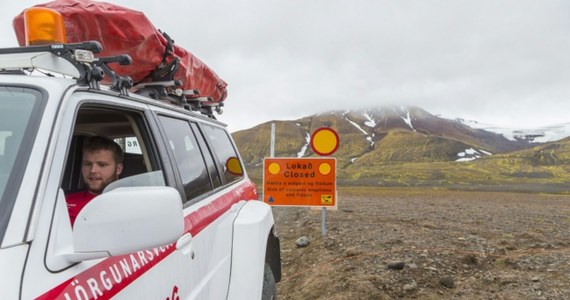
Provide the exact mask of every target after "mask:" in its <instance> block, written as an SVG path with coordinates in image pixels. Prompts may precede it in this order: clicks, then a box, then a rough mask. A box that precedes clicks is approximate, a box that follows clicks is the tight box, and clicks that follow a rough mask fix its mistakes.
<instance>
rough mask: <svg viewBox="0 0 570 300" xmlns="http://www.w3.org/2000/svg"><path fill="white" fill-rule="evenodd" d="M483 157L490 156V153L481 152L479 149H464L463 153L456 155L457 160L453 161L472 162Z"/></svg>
mask: <svg viewBox="0 0 570 300" xmlns="http://www.w3.org/2000/svg"><path fill="white" fill-rule="evenodd" d="M483 155H491V153H489V152H487V151H485V150H481V149H479V150H475V149H473V148H469V149H465V151H463V152H459V153H457V156H458V157H459V158H458V159H456V160H455V161H458V162H462V161H472V160H475V159H478V158H481V157H482V156H483Z"/></svg>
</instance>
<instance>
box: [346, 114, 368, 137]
mask: <svg viewBox="0 0 570 300" xmlns="http://www.w3.org/2000/svg"><path fill="white" fill-rule="evenodd" d="M345 119H346V120H347V121H348V122H349V123H350V124H352V126H354V127H356V128H357V129H358V130H360V131H362V133H364V134H365V135H368V132H366V130H364V129H362V127H360V125H358V124H356V122H354V121H351V120H350V119H349V118H345Z"/></svg>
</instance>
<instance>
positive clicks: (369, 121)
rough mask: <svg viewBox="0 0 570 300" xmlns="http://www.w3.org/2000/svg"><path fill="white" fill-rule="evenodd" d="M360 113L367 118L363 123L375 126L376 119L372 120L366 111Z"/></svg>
mask: <svg viewBox="0 0 570 300" xmlns="http://www.w3.org/2000/svg"><path fill="white" fill-rule="evenodd" d="M362 115H363V116H364V117H365V118H366V120H368V121H366V122H364V125H366V126H368V127H371V128H374V127H376V121H374V119H372V117H371V116H370V115H369V114H368V113H363V114H362Z"/></svg>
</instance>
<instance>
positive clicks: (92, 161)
mask: <svg viewBox="0 0 570 300" xmlns="http://www.w3.org/2000/svg"><path fill="white" fill-rule="evenodd" d="M122 171H123V164H121V163H116V162H115V159H114V157H113V152H112V151H111V150H97V151H85V152H84V153H83V164H82V168H81V176H83V182H85V185H87V190H88V191H89V192H91V193H94V194H101V192H103V189H104V188H105V187H106V186H107V185H108V184H109V183H111V182H113V181H115V180H117V178H119V175H120V174H121V172H122Z"/></svg>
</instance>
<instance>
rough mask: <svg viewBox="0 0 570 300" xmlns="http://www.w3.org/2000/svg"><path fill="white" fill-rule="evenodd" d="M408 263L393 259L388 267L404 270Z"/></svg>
mask: <svg viewBox="0 0 570 300" xmlns="http://www.w3.org/2000/svg"><path fill="white" fill-rule="evenodd" d="M405 266H406V263H405V262H403V261H392V262H389V263H388V269H390V270H403V269H404V267H405Z"/></svg>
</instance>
